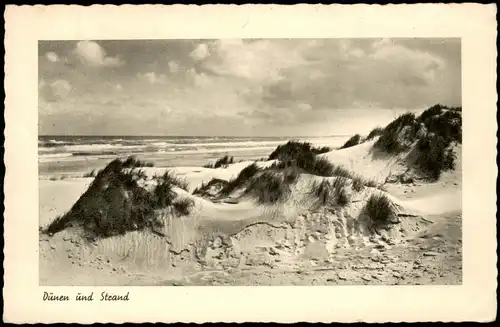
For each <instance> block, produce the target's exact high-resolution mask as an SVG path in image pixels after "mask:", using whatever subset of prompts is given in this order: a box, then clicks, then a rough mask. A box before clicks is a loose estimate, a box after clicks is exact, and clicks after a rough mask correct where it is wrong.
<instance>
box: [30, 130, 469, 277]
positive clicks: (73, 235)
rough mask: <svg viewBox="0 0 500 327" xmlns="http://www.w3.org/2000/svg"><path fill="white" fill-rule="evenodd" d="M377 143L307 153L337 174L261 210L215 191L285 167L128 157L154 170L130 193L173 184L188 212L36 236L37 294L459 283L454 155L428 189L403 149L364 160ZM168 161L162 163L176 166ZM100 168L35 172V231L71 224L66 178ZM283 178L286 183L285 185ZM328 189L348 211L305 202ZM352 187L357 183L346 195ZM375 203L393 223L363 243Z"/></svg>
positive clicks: (84, 186) (82, 184)
mask: <svg viewBox="0 0 500 327" xmlns="http://www.w3.org/2000/svg"><path fill="white" fill-rule="evenodd" d="M378 140H379V137H378V136H377V137H375V138H373V139H364V140H362V141H360V142H359V144H356V145H354V146H349V147H347V148H343V149H339V148H338V146H337V148H330V149H329V151H327V152H324V153H320V154H316V155H315V156H314V157H315V158H316V159H314V160H316V161H321V160H326V161H327V162H328V163H331V164H333V165H334V166H335V167H342V169H344V170H346V171H348V172H349V173H343V176H341V175H339V173H331V174H330V173H329V174H326V175H323V176H321V175H319V176H318V175H316V174H314V173H310V172H306V171H305V172H303V173H299V174H296V175H295V176H294V177H293V182H291V184H290V185H289V189H287V192H288V193H287V196H286V198H285V200H283V201H281V202H270V203H261V202H259V201H260V200H258V199H259V198H255V197H252V196H251V193H249V186H248V184H245V185H247V186H244V187H243V188H241V187H239V186H236V188H235V189H234V191H230V192H228V193H227V194H226V193H224V192H223V190H224V187H226V188H227V185H231V183H233V184H235V183H236V182H237V181H238V180H239V179H241V178H240V177H239V176H240V175H243V173H242V171H246V170H247V169H248V167H250V166H252V165H254V166H255V169H256V171H257V174H256V175H255V176H257V177H258V176H259V173H258V172H262V174H264V175H265V174H266V172H274V171H276V173H277V174H281V173H285V174H286V173H287V171H288V170H287V169H288V168H285V169H284V170H280V169H281V168H279V169H278V168H276V167H278V164H279V163H280V162H282V161H280V160H269V158H268V156H269V155H270V154H271V152H273V150H274V148H272V149H268V148H263V149H262V148H261V149H259V151H255V149H253V150H248V151H246V150H243V151H240V152H239V153H240V154H241V153H243V152H245V153H247V154H249V156H248V157H245V156H241V157H240V156H237V155H236V154H234V159H235V161H234V163H229V164H227V165H224V166H223V167H219V168H206V167H202V166H203V164H201V163H200V159H196V160H191V161H189V159H188V160H187V161H184V162H186V163H188V164H187V165H184V166H171V165H168V167H167V165H165V166H163V167H162V162H164V161H162V159H160V157H161V155H160V154H158V155H157V157H151V156H149V157H146V156H144V157H140V159H141V160H147V159H151V158H153V160H152V161H153V162H154V167H139V168H137V169H135V168H133V169H132V171H139V170H140V171H142V173H141V177H140V179H139V180H138V181H137V183H138V184H137V185H140V188H143V189H145V190H149V191H151V192H155V191H154V190H155V188H156V187H157V185H159V183H160V182H159V180H158V178H159V176H164V174H165V173H166V172H169V173H170V174H172V176H176V178H178V179H179V180H182V181H183V183H184V184H183V185H181V184H182V183H181V184H173V185H175V186H172V187H173V188H172V190H173V192H174V193H175V197H176V199H181V200H183V201H184V200H186V199H188V200H189V201H190V203H191V204H192V206H191V207H192V208H191V209H189V210H188V212H185V213H183V214H179V213H175V212H176V211H175V210H174V209H175V208H176V206H175V205H173V207H172V208H174V209H172V208H170V209H169V207H167V208H165V209H160V210H156V211H155V212H156V215H157V216H159V217H161V221H162V227H161V228H160V229H159V230H152V231H151V230H148V229H143V230H140V229H137V230H130V231H127V232H125V233H122V234H121V235H113V236H109V237H102V238H98V239H92V240H88V239H86V238H85V237H83V236H84V234H82V231H83V230H82V229H81V226H77V225H78V224H77V225H74V226H73V227H64V228H63V229H62V230H60V231H58V232H57V233H54V234H52V233H49V234H46V233H42V234H40V283H41V284H43V285H178V286H179V285H184V286H187V285H339V284H351V285H352V284H370V285H371V284H384V285H393V284H460V283H461V280H462V273H461V269H462V252H461V251H462V250H461V249H462V246H461V242H462V240H461V215H462V213H461V204H462V201H461V189H462V181H461V170H462V167H461V144H458V143H457V144H455V145H453V150H454V153H455V155H456V163H455V166H454V169H450V170H447V171H443V172H442V173H441V174H440V176H439V179H438V180H435V181H432V182H430V181H427V180H424V179H420V178H417V177H416V176H417V175H411V174H409V171H410V170H411V168H412V166H411V165H409V164H408V158H409V156H410V155H411V153H412V151H411V150H412V149H413V147H414V145H413V146H411V147H409V149H408V150H407V151H403V152H400V153H397V154H387V153H385V154H384V153H382V152H380V151H378V150H376V149H377V141H378ZM284 143H286V142H283V143H282V144H284ZM322 145H325V144H322ZM325 146H326V145H325ZM252 151H253V152H252ZM231 154H232V153H231ZM249 157H251V159H248V158H249ZM262 157H264V158H265V159H263V160H262V161H255V160H257V159H258V158H262ZM155 158H156V160H155ZM164 160H166V159H164ZM169 160H170V161H169V162H170V164H171V163H172V162H174V163H175V162H176V160H172V158H169ZM179 160H180V159H179ZM239 160H242V161H241V162H238V161H239ZM101 162H102V161H99V163H101ZM108 162H109V161H108ZM209 162H212V163H213V160H212V161H210V160H209ZM196 163H197V164H196ZM206 163H207V162H206V161H205V162H204V164H206ZM40 165H41V166H43V165H44V164H43V163H41V164H40ZM105 165H106V164H104V165H102V164H100V165H90V166H89V167H85V170H83V169H81V168H79V169H80V171H73V172H72V174H73V175H72V174H65V169H66V168H62V169H56V170H55V171H54V172H53V173H52V174H49V171H48V168H47V166H44V167H45V169H46V171H45V173H44V174H40V181H39V188H40V204H39V210H40V226H41V227H43V228H45V227H46V226H47V225H49V224H50V223H51V222H52V221H53V220H54V219H55V217H56V216H60V215H64V214H67V213H68V212H70V213H71V212H72V210H74V209H72V206H73V205H74V204H75V203H77V201H79V198H80V197H81V196H82V195H83V194H84V193H85V192H86V191H87V190H90V189H91V187H90V185H91V183H92V182H93V180H94V178H95V177H86V178H83V177H81V176H80V177H79V176H78V174H80V173H82V171H87V172H88V171H90V170H92V169H103V168H104V167H105ZM60 166H61V167H69V166H70V164H68V166H65V164H64V163H63V164H60ZM75 167H76V166H75V165H73V166H72V169H74V168H75ZM276 169H277V170H276ZM68 170H70V169H68ZM336 171H337V172H340V170H339V169H337V170H336ZM102 176H104V175H102ZM102 176H101V175H99V176H98V177H97V179H102V178H104V177H102ZM261 176H262V175H261ZM284 176H285V180H286V176H287V175H284ZM346 176H347V177H346ZM408 176H409V177H408ZM257 177H253V178H254V179H255V178H257ZM340 180H342V183H344V184H343V185H344V186H343V187H344V189H342V192H346V193H345V194H346V195H347V198H348V203H347V204H346V205H338V204H337V205H336V206H333V207H329V206H328V205H325V204H322V205H318V204H317V201H318V197H321V195H319V193H315V194H316V195H314V194H313V193H311V192H313V191H314V190H315V189H314V187H318V185H322V183H323V185H336V183H337V182H339V181H340ZM355 180H358V181H364V182H363V183H365V184H364V185H361V186H355ZM211 181H214V182H213V185H214V186H213V187H212V186H210V183H211ZM235 181H236V182H235ZM324 183H327V184H324ZM328 183H330V184H328ZM250 185H252V184H250ZM313 185H314V186H313ZM245 187H246V189H245ZM221 188H222V191H221ZM318 190H319V189H318V188H317V189H316V191H315V192H319V191H318ZM88 192H90V191H88ZM88 192H87V193H88ZM221 192H222V193H221ZM266 192H267V191H266ZM223 193H224V194H223ZM221 194H223V195H221ZM92 196H100V195H99V194H96V195H92ZM103 196H104V195H103ZM380 196H382V197H386V198H387V199H389V201H391V203H392V204H393V206H394V208H397V209H396V212H397V214H395V216H394V217H395V219H396V220H397V221H396V222H392V223H391V224H393V225H390V226H389V227H387V228H382V229H379V230H377V231H376V232H373V230H371V229H370V228H368V227H367V226H368V225H365V219H368V218H369V217H368V218H367V216H366V213H365V212H366V210H367V206H368V205H369V202H370V201H371V199H372V198H377V197H380ZM83 198H85V197H82V199H83ZM80 201H83V200H80ZM110 201H111V200H110ZM175 201H176V200H174V203H175ZM186 201H187V200H186ZM111 203H112V202H109V205H110V206H112V204H111ZM337 203H339V202H337ZM120 208H121V207H120ZM120 210H122V209H120ZM75 223H77V222H75Z"/></svg>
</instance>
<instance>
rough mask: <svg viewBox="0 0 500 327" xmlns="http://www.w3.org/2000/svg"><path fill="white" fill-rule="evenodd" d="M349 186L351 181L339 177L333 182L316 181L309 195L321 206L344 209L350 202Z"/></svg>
mask: <svg viewBox="0 0 500 327" xmlns="http://www.w3.org/2000/svg"><path fill="white" fill-rule="evenodd" d="M348 184H349V179H347V178H346V177H337V178H335V179H334V180H333V181H329V180H326V179H324V180H322V181H321V182H318V181H315V182H313V183H312V184H311V188H310V191H309V195H311V196H312V197H314V198H316V199H317V202H318V204H320V205H321V206H330V207H344V206H346V205H347V204H348V203H349V201H350V198H349V195H348V193H347V190H346V187H347V185H348Z"/></svg>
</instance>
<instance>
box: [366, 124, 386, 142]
mask: <svg viewBox="0 0 500 327" xmlns="http://www.w3.org/2000/svg"><path fill="white" fill-rule="evenodd" d="M383 133H384V129H383V128H382V127H375V128H374V129H372V130H371V131H370V133H368V136H367V137H366V139H367V140H371V139H373V138H375V137H376V136H380V135H382V134H383Z"/></svg>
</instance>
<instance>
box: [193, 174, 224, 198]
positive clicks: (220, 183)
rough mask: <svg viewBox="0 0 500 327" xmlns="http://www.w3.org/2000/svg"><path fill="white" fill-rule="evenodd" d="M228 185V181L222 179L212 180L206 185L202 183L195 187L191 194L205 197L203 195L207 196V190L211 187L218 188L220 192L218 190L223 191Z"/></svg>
mask: <svg viewBox="0 0 500 327" xmlns="http://www.w3.org/2000/svg"><path fill="white" fill-rule="evenodd" d="M228 183H229V182H228V181H226V180H223V179H219V178H212V179H211V180H210V181H208V182H207V183H204V182H202V183H201V185H200V186H199V187H196V188H195V189H194V190H193V193H192V194H193V195H201V196H205V195H207V192H208V190H210V189H211V188H212V187H216V188H219V190H218V191H220V190H222V189H224V187H226V186H227V185H228Z"/></svg>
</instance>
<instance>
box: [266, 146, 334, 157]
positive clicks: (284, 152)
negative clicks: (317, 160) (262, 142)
mask: <svg viewBox="0 0 500 327" xmlns="http://www.w3.org/2000/svg"><path fill="white" fill-rule="evenodd" d="M331 150H332V149H331V148H329V147H321V148H316V147H314V146H312V145H311V143H309V142H297V141H288V142H287V143H286V144H283V145H279V146H278V147H277V148H276V149H275V150H274V151H273V152H272V153H271V154H270V155H269V158H268V160H280V161H283V162H288V161H290V160H297V161H300V160H301V159H302V158H304V159H307V158H310V157H311V156H315V155H318V154H321V153H325V152H329V151H331Z"/></svg>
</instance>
